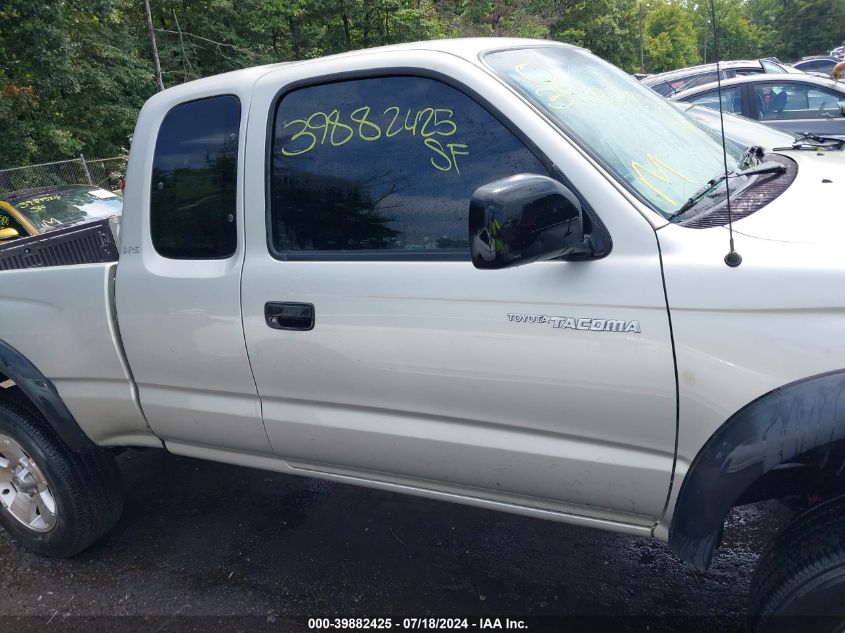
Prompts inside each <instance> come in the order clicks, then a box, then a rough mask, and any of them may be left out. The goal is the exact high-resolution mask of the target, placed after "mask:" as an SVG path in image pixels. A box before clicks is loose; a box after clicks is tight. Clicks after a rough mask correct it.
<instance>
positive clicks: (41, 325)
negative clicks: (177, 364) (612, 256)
mask: <svg viewBox="0 0 845 633" xmlns="http://www.w3.org/2000/svg"><path fill="white" fill-rule="evenodd" d="M115 269H116V265H115V264H87V265H79V266H64V267H56V268H47V269H43V270H41V269H37V268H31V269H28V270H9V271H4V272H3V286H2V291H0V292H2V305H3V319H2V329H3V334H2V338H3V340H5V341H6V342H7V343H9V344H10V345H12V346H13V347H15V348H16V349H17V350H19V351H21V353H23V354H25V355H26V356H27V357H28V358H29V359H30V360H31V361H32V362H33V363H34V364H35V365H36V367H38V368H39V369H40V370H41V372H42V373H43V374H44V375H45V376H46V377H47V378H48V379H49V380H50V381H51V382H52V383H53V384H54V385H55V386H56V389H57V390H58V391H59V394H60V395H61V397H62V399H63V400H64V402H65V404H66V405H67V407H68V409H70V412H71V413H72V414H73V415H74V417H75V418H76V419H77V420H78V421H79V424H80V426H81V427H82V430H83V431H84V432H85V433H86V434H87V435H88V436H89V437H90V438H91V439H92V440H93V441H94V442H97V443H99V444H138V445H152V446H160V445H161V444H160V442H159V441H158V440H157V439H156V438H155V436H153V435H152V433H151V432H150V429H149V428H148V427H147V424H146V422H145V421H144V418H143V415H142V414H141V411H140V409H139V408H138V406H137V402H136V399H135V397H134V388H133V385H132V380H131V374H130V372H129V367H128V365H127V364H126V362H125V360H124V357H123V352H122V350H121V349H120V343H119V340H118V336H117V332H116V329H115V322H114V320H113V316H114V313H113V290H112V284H113V282H114V273H115Z"/></svg>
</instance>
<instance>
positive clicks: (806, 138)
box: [773, 132, 845, 152]
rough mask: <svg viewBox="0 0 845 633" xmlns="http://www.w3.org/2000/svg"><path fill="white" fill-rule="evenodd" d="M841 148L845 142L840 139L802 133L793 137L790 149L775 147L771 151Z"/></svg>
mask: <svg viewBox="0 0 845 633" xmlns="http://www.w3.org/2000/svg"><path fill="white" fill-rule="evenodd" d="M843 147H845V141H843V140H842V139H838V138H832V137H828V136H819V135H818V134H813V133H812V132H802V133H801V134H799V135H798V136H796V137H795V141H794V142H793V143H792V145H791V146H790V147H776V148H774V150H773V151H776V152H778V151H783V150H789V149H808V150H817V149H832V150H840V149H843Z"/></svg>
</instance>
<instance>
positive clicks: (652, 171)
mask: <svg viewBox="0 0 845 633" xmlns="http://www.w3.org/2000/svg"><path fill="white" fill-rule="evenodd" d="M646 159H647V161H648V162H647V163H646V164H645V165H643V164H642V163H640V162H638V161H635V160H632V161H631V169H633V170H634V173H635V174H637V178H639V179H640V181H641V182H642V183H643V184H644V185H645V186H646V187H648V188H649V189H651V190H652V191H653V192H654V193H655V194H656V195H657V196H659V197H660V198H662V199H663V200H665V201H666V202H668V203H669V204H671V205H676V204H678V203H677V202H676V201H675V200H673V199H672V198H670V197H669V196H668V195H666V193H664V192H663V191H662V190H661V189H659V188H658V187H657V186H656V185H655V184H654V182H653V181H654V180H657V181H659V182H661V183H666V184H669V185H671V184H672V175H674V176H677V177H678V178H680V179H681V180H685V181H686V182H692V180H690V179H689V177H688V176H687V175H686V174H684V173H683V172H680V171H678V170H677V169H675V168H674V167H672V166H671V165H670V164H669V163H667V162H665V161H662V160H660V159H659V158H657V156H655V155H654V154H652V153H648V154H646Z"/></svg>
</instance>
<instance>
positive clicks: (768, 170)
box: [668, 147, 786, 222]
mask: <svg viewBox="0 0 845 633" xmlns="http://www.w3.org/2000/svg"><path fill="white" fill-rule="evenodd" d="M753 149H755V148H754V147H749V148H748V150H746V154H748V152H749V151H751V150H753ZM785 171H786V167H784V166H783V165H781V164H780V163H776V162H774V161H767V162H765V163H762V164H760V165H757V166H756V167H751V168H750V169H746V170H744V171H732V172H730V173H729V174H720V175H719V176H716V177H715V178H713V179H712V180H708V181H707V184H705V185H704V186H703V187H702V188H701V189H699V190H698V191H696V192H695V193H694V194H692V197H690V199H689V200H687V201H686V202H685V203H684V204H683V205H682V206H681V208H680V209H678V210H677V211H675V212H674V213H673V214H672V215H670V216H669V218H668V220H669V221H670V222H671V221H672V220H674V219H675V218H677V217H678V216H679V215H683V214H684V213H686V212H687V211H689V210H690V209H692V208H693V207H694V206H695V205H696V204H698V201H699V200H701V199H702V198H703V197H704V196H705V195H707V192H708V191H710V190H711V189H713V187H715V186H716V185H718V184H720V183H722V182H724V181H725V179H726V178H736V177H738V176H755V175H757V174H782V173H784V172H785Z"/></svg>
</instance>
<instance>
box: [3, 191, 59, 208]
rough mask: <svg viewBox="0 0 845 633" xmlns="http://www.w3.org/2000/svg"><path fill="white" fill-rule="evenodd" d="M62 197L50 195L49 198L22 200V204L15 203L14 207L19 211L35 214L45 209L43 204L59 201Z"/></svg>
mask: <svg viewBox="0 0 845 633" xmlns="http://www.w3.org/2000/svg"><path fill="white" fill-rule="evenodd" d="M61 199H62V197H61V196H59V195H55V194H54V195H50V196H41V197H40V198H30V199H29V200H24V201H23V202H19V203H17V204H16V205H15V206H16V207H17V208H18V210H21V211H32V212H35V213H40V212H41V211H44V209H46V208H47V206H46V205H45V204H44V203H45V202H52V201H53V200H61Z"/></svg>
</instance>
